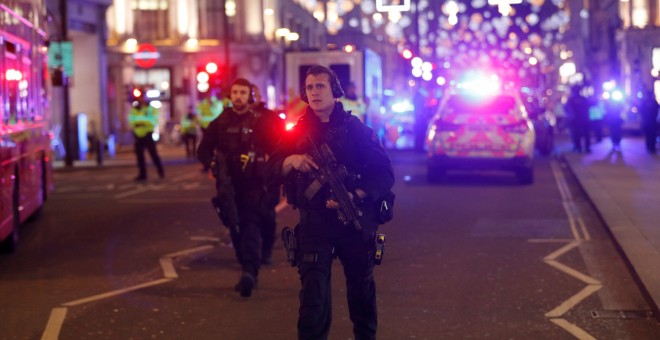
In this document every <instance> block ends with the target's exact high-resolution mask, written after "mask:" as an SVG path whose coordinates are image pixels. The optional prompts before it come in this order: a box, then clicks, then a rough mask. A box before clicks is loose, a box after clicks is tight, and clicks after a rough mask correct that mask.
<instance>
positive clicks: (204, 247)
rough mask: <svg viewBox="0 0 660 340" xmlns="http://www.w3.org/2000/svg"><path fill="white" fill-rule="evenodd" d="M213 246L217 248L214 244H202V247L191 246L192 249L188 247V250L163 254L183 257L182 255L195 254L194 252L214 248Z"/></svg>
mask: <svg viewBox="0 0 660 340" xmlns="http://www.w3.org/2000/svg"><path fill="white" fill-rule="evenodd" d="M213 248H215V247H214V246H212V245H205V246H200V247H195V248H190V249H186V250H181V251H177V252H176V253H171V254H167V255H163V257H170V258H172V257H181V256H185V255H190V254H193V253H199V252H202V251H206V250H213Z"/></svg>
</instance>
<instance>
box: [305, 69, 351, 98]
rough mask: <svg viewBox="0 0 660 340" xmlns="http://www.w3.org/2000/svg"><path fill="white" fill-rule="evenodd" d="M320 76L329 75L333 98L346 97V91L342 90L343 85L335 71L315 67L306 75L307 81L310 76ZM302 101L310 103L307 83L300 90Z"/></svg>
mask: <svg viewBox="0 0 660 340" xmlns="http://www.w3.org/2000/svg"><path fill="white" fill-rule="evenodd" d="M319 74H327V75H328V82H330V87H331V89H332V96H333V97H334V98H341V96H343V95H344V90H342V88H341V84H339V78H338V77H337V74H336V73H335V71H333V70H331V69H329V68H327V67H325V66H321V65H314V66H312V67H310V68H309V69H308V70H307V73H306V74H305V79H307V77H308V76H309V75H315V76H318V75H319ZM300 99H302V100H303V101H304V102H305V103H309V99H307V93H306V92H305V83H303V85H302V88H301V89H300Z"/></svg>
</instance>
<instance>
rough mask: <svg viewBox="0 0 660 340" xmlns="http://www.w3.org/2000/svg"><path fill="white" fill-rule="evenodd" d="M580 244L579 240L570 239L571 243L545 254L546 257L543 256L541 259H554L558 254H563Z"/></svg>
mask: <svg viewBox="0 0 660 340" xmlns="http://www.w3.org/2000/svg"><path fill="white" fill-rule="evenodd" d="M579 244H580V241H572V242H571V243H569V244H567V245H565V246H563V247H561V248H559V249H557V250H555V251H553V252H552V253H550V254H549V255H546V257H544V258H543V261H549V260H555V259H557V258H558V257H559V256H561V255H563V254H564V253H566V252H568V251H569V250H571V249H573V248H575V247H577V246H578V245H579Z"/></svg>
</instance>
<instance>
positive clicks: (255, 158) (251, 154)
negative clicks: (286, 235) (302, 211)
mask: <svg viewBox="0 0 660 340" xmlns="http://www.w3.org/2000/svg"><path fill="white" fill-rule="evenodd" d="M252 89H253V85H252V84H250V82H249V81H247V80H246V79H243V78H238V79H236V80H235V81H234V82H233V83H232V85H231V88H230V99H231V102H232V107H231V108H229V109H225V110H224V111H223V113H222V114H221V115H220V116H219V117H218V118H216V119H215V120H213V121H212V122H211V123H210V124H209V126H208V128H207V129H206V131H205V132H204V136H203V137H202V141H201V143H200V145H199V148H198V149H197V157H198V159H199V161H200V162H201V163H202V164H203V165H204V166H209V167H215V166H216V161H217V158H216V157H218V156H220V157H223V158H222V162H223V163H224V165H225V166H223V167H220V169H216V171H221V172H223V173H219V174H217V173H216V180H217V181H218V182H219V181H220V178H222V179H225V180H227V181H229V182H230V185H231V186H232V187H233V188H231V191H233V192H232V195H231V196H233V199H234V201H235V202H232V203H235V210H236V211H237V215H238V216H237V217H238V221H237V223H236V225H234V226H229V225H226V226H227V227H229V228H230V231H231V233H230V235H231V238H232V243H233V245H234V248H235V251H236V257H237V259H238V261H239V262H240V264H241V268H242V272H241V277H240V280H239V282H238V284H237V285H236V290H238V291H239V292H240V293H241V296H244V297H249V296H251V295H252V290H253V289H254V288H255V286H256V284H257V278H258V275H259V267H260V264H261V263H262V262H263V263H269V262H270V256H271V251H272V247H273V243H274V235H275V210H274V207H275V204H276V202H277V199H278V197H279V195H278V194H277V192H272V191H269V190H268V188H267V187H266V183H265V180H264V176H263V174H264V166H265V164H266V160H267V157H268V155H269V154H270V152H271V151H272V150H273V148H274V147H275V145H276V144H277V142H278V140H279V138H280V137H281V135H282V133H283V132H284V121H283V120H282V119H280V118H279V117H277V116H276V115H275V114H274V113H273V112H272V111H269V110H266V109H263V108H259V109H255V107H254V106H253V105H252V104H254V97H253V92H252ZM224 172H226V173H224ZM218 188H220V185H218ZM218 190H219V191H220V189H218ZM219 196H220V194H219ZM220 213H221V214H222V213H223V212H220ZM223 222H225V221H224V220H223ZM225 224H226V223H225Z"/></svg>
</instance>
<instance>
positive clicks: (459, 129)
mask: <svg viewBox="0 0 660 340" xmlns="http://www.w3.org/2000/svg"><path fill="white" fill-rule="evenodd" d="M426 137H427V138H426V151H427V177H428V180H429V181H431V182H434V181H439V180H442V179H443V178H444V177H445V175H446V173H447V171H448V170H475V169H489V170H493V169H494V170H506V171H513V172H514V173H515V175H516V176H517V178H518V181H519V182H520V183H522V184H532V183H533V182H534V168H533V161H534V142H535V133H534V126H533V123H532V121H531V120H530V118H529V116H528V114H527V111H526V110H525V107H524V105H523V103H522V100H521V99H520V97H519V96H518V95H517V94H516V91H514V90H513V89H508V88H504V87H503V86H502V84H501V82H500V81H499V79H498V78H497V76H490V77H486V78H483V77H482V78H479V79H471V80H468V81H463V82H459V83H457V85H456V86H454V87H453V88H452V89H450V90H448V91H447V92H446V95H445V96H444V97H443V99H442V101H441V103H440V105H439V107H438V110H437V111H436V113H435V115H434V116H433V117H432V118H431V121H430V124H429V127H428V130H427V135H426Z"/></svg>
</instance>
